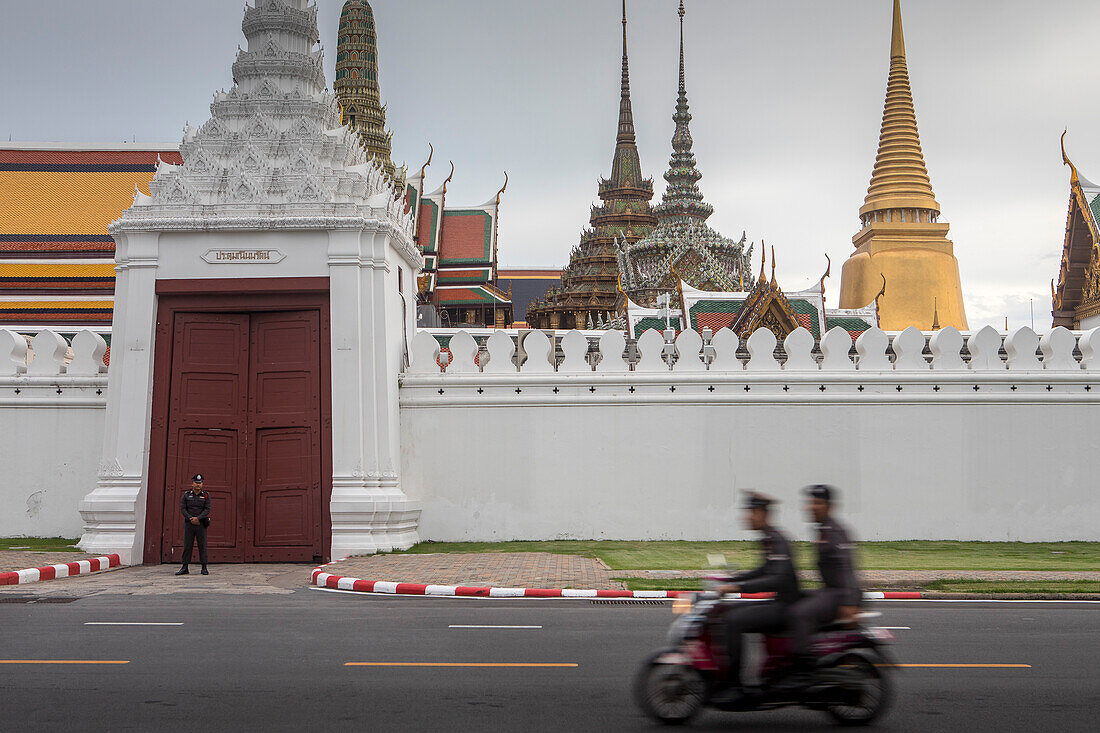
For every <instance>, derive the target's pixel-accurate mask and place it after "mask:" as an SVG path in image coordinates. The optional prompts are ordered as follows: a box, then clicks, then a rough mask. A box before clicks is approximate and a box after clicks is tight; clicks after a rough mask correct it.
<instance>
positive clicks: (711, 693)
mask: <svg viewBox="0 0 1100 733" xmlns="http://www.w3.org/2000/svg"><path fill="white" fill-rule="evenodd" d="M724 580H725V579H723V578H708V586H709V589H708V590H707V591H706V592H704V593H701V594H698V595H696V596H695V597H694V599H693V600H687V599H684V598H679V599H677V601H676V604H677V605H674V611H675V612H677V613H678V614H680V615H679V616H678V617H677V618H676V620H675V621H673V623H672V626H671V628H670V629H669V632H668V639H667V641H668V646H667V647H666V648H664V649H662V650H660V651H658V652H655V653H653V654H651V655H650V656H649V658H647V659H646V661H645V662H644V663H643V665H642V668H641V669H640V671H639V672H638V674H637V677H636V679H635V683H634V694H635V698H636V701H637V703H638V705H639V706H640V707H641V709H642V710H643V711H644V712H645V713H646V714H647V715H648V716H649V717H651V718H653V719H654V720H657V721H660V722H661V723H665V724H668V725H678V724H682V723H686V722H688V721H689V720H691V719H692V718H693V717H694V716H695V715H696V714H698V713H699V711H700V710H702V709H703V708H704V707H706V706H712V707H714V708H716V709H719V710H725V711H732V712H752V711H761V710H775V709H777V708H781V707H789V706H795V705H799V706H804V707H806V708H809V709H811V710H820V711H823V712H825V713H827V714H828V715H829V716H830V717H831V718H832V719H833V720H834V721H835V722H836V723H838V724H840V725H845V726H859V725H867V724H869V723H871V722H872V721H874V720H875V719H877V718H879V717H880V716H882V715H883V714H884V713H885V712H886V709H887V708H888V706H889V704H890V700H891V696H892V685H891V681H890V678H889V677H888V676H887V672H888V670H889V669H890V668H891V667H892V666H893V662H892V661H890V658H889V657H888V655H887V653H886V651H885V649H884V646H885V645H886V644H888V643H890V642H891V641H893V639H894V637H893V634H891V633H890V631H888V630H887V629H882V628H876V627H873V626H865V625H864V622H865V621H867V620H869V619H871V618H874V617H878V616H880V615H881V614H878V613H861V614H859V617H858V618H857V619H856V620H855V622H853V623H847V624H844V623H833V624H830V625H828V626H825V627H822V628H820V629H818V631H817V633H816V634H815V635H814V636H813V638H812V649H813V657H814V667H813V669H812V672H811V673H810V674H811V676H810V678H809V681H808V684H805V685H799V686H797V687H790V686H786V685H784V684H783V679H784V677H785V673H786V672H787V671H788V670H789V669H790V665H791V662H792V661H793V656H792V642H791V639H790V637H789V636H785V635H779V634H772V635H765V636H764V645H763V650H764V651H763V655H762V659H761V661H760V663H759V666H758V669H757V678H758V680H759V684H758V685H757V686H752V687H749V686H746V687H745V688H743V689H742V691H741V694H740V695H739V696H736V695H735V696H733V697H732V698H731V697H729V696H727V695H723V694H720V693H723V692H724V691H725V685H724V682H725V680H726V679H727V674H728V660H727V657H726V645H725V622H724V620H723V616H724V614H725V612H726V611H727V610H729V609H730V608H731V607H732V604H735V603H738V602H739V601H737V600H730V599H727V598H726V597H723V596H722V595H721V594H720V593H719V592H718V591H717V590H716V588H717V586H718V584H720V583H721V582H724ZM740 602H751V601H740Z"/></svg>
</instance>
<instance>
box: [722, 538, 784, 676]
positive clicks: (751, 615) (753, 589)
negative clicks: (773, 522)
mask: <svg viewBox="0 0 1100 733" xmlns="http://www.w3.org/2000/svg"><path fill="white" fill-rule="evenodd" d="M760 546H761V549H762V550H763V553H764V564H763V565H761V566H760V567H758V568H756V569H755V570H749V571H747V572H744V573H739V574H738V575H735V576H733V578H731V579H730V582H732V583H736V584H737V585H738V586H740V588H741V592H742V593H775V600H772V601H763V602H760V603H751V604H746V605H743V606H738V607H736V608H732V609H730V610H729V611H728V612H727V613H726V633H727V638H726V644H727V651H728V654H729V663H730V667H729V675H730V677H729V679H730V682H731V683H732V684H735V685H737V686H740V684H741V647H742V635H743V634H752V633H775V632H780V631H783V630H785V629H786V628H787V623H788V614H789V612H790V606H791V604H792V603H794V602H796V601H797V600H799V599H800V598H801V597H802V593H801V591H799V589H798V574H797V573H796V572H795V570H794V563H793V562H792V560H791V545H790V543H789V542H788V541H787V538H786V537H784V536H783V534H782V533H781V532H780V531H779V530H777V529H775V528H774V527H767V528H765V529H764V538H763V540H761V542H760Z"/></svg>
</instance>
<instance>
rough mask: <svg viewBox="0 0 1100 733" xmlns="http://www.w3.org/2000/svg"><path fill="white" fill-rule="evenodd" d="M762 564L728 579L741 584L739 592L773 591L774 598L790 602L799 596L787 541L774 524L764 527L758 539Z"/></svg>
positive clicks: (796, 577)
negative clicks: (762, 536)
mask: <svg viewBox="0 0 1100 733" xmlns="http://www.w3.org/2000/svg"><path fill="white" fill-rule="evenodd" d="M760 548H761V550H762V551H763V553H764V564H763V565H761V566H760V567H758V568H756V569H755V570H749V571H747V572H744V573H738V574H737V575H735V576H733V578H732V579H731V580H732V582H734V583H736V584H737V585H739V586H740V587H741V592H742V593H775V597H776V600H778V601H781V602H783V603H794V602H795V601H797V600H798V599H799V598H800V597H801V595H802V594H801V592H800V591H799V590H798V574H797V573H795V570H794V563H793V562H792V560H791V545H790V543H789V542H787V538H786V537H784V536H783V534H782V533H780V531H779V530H777V529H775V528H774V527H768V528H766V529H765V530H764V538H763V539H762V540H761V541H760Z"/></svg>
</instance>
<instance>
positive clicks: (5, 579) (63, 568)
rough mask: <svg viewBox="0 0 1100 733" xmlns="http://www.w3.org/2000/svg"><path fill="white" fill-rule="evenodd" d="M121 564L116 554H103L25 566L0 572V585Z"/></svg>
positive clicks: (27, 581) (50, 577)
mask: <svg viewBox="0 0 1100 733" xmlns="http://www.w3.org/2000/svg"><path fill="white" fill-rule="evenodd" d="M120 565H122V560H121V559H120V558H119V556H118V555H104V556H103V557H93V558H90V559H88V560H77V561H76V562H67V563H62V564H60V565H47V566H46V567H44V568H27V569H26V570H16V571H14V572H10V573H0V585H20V584H24V583H37V582H38V581H40V580H54V579H56V578H68V577H69V576H72V575H87V574H89V573H98V572H99V571H100V570H107V569H108V568H117V567H119V566H120Z"/></svg>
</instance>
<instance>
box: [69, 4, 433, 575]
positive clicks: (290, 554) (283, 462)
mask: <svg viewBox="0 0 1100 733" xmlns="http://www.w3.org/2000/svg"><path fill="white" fill-rule="evenodd" d="M243 29H244V33H245V36H246V37H247V39H248V46H247V50H243V51H241V52H240V54H239V55H238V57H237V60H236V63H235V64H234V65H233V78H234V80H235V83H234V86H233V88H232V89H230V90H229V91H228V92H225V91H223V92H220V93H218V94H216V95H215V97H214V102H213V104H212V105H211V115H212V116H211V119H210V120H209V121H207V122H206V124H204V125H203V126H202V127H201V128H199V129H197V130H195V129H193V128H188V129H187V131H186V133H185V136H184V139H183V142H182V145H181V153H182V155H183V159H184V163H183V165H182V166H174V165H169V164H167V163H162V164H161V165H160V167H159V170H158V171H157V174H156V177H155V178H154V180H153V182H152V184H151V187H150V191H151V194H152V195H151V196H145V195H143V194H141V193H140V192H138V193H137V195H136V198H135V201H134V205H133V207H132V208H131V209H130V210H129V211H127V212H126V213H125V214H124V215H123V216H122V218H120V219H119V220H118V221H116V222H115V223H114V224H113V225H112V226H111V229H110V231H111V234H112V235H113V236H114V239H115V242H116V246H117V254H116V265H117V268H116V269H117V273H118V277H117V286H116V300H115V310H114V331H113V342H112V343H113V349H112V359H111V369H110V375H109V389H108V395H109V397H108V405H107V417H106V422H105V429H104V444H103V460H102V462H101V464H100V469H99V479H98V485H97V487H96V489H95V490H94V491H92V492H91V493H90V494H89V495H88V496H87V497H86V498H85V500H84V501H83V502H82V503H81V507H80V513H81V515H82V516H83V518H84V522H85V533H84V536H83V538H82V540H81V547H83V548H84V549H85V550H88V551H95V552H117V553H119V554H120V555H121V557H122V561H123V562H125V563H140V562H142V561H143V560H144V561H145V562H162V561H175V560H178V559H179V557H180V549H181V542H182V536H181V535H182V530H181V527H182V524H181V520H180V517H179V510H178V503H179V499H180V495H181V493H182V492H183V491H184V490H185V489H186V488H187V487H188V486H189V484H190V480H189V479H190V477H191V476H192V475H193V474H195V473H202V474H204V476H205V477H206V488H207V489H208V490H209V492H210V493H211V494H212V497H213V507H214V509H213V523H212V525H211V528H210V538H209V539H210V553H211V559H212V560H214V561H223V562H248V561H276V560H281V561H311V560H315V559H316V560H320V559H326V558H329V557H341V556H346V555H349V554H354V553H362V552H373V551H377V550H386V549H393V548H395V547H406V546H409V545H411V544H413V543H414V542H415V541H416V539H417V534H416V527H417V521H418V518H419V509H418V507H417V506H416V505H415V504H414V503H412V502H410V501H408V499H407V498H406V496H405V494H404V493H403V492H402V489H401V485H400V477H399V465H400V463H399V455H398V445H397V420H398V395H397V390H398V380H397V375H398V374H399V373H400V371H401V370H402V369H403V366H404V363H405V358H406V353H407V352H406V344H407V343H408V340H409V336H410V329H411V328H412V327H413V324H414V323H415V316H414V308H415V298H416V289H415V288H416V273H417V271H418V270H419V269H420V268H421V266H422V264H423V262H422V258H421V256H420V254H419V252H418V251H417V249H416V247H415V246H414V244H413V241H412V232H411V220H410V218H409V217H407V216H406V215H405V213H404V211H403V206H402V205H401V203H400V202H397V201H396V200H395V198H396V195H395V192H394V190H393V189H392V188H391V186H390V184H389V183H387V181H386V180H385V178H384V176H383V175H382V174H381V172H380V171H379V169H378V167H377V166H376V165H375V164H374V162H373V161H371V160H368V159H367V157H366V154H365V153H364V151H363V149H362V148H361V146H360V145H359V142H358V140H357V139H356V136H355V133H354V132H352V131H351V130H349V129H348V128H346V127H343V126H342V125H341V123H340V113H339V110H338V107H337V103H336V100H335V98H334V97H333V95H332V94H330V93H329V92H328V91H327V90H326V86H325V79H324V72H323V68H322V60H323V57H322V51H321V50H320V48H319V47H317V45H316V41H317V38H318V32H317V8H316V6H315V5H312V4H311V3H310V2H307V0H258V1H257V2H255V3H254V4H252V5H249V6H247V7H246V9H245V14H244V23H243Z"/></svg>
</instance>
